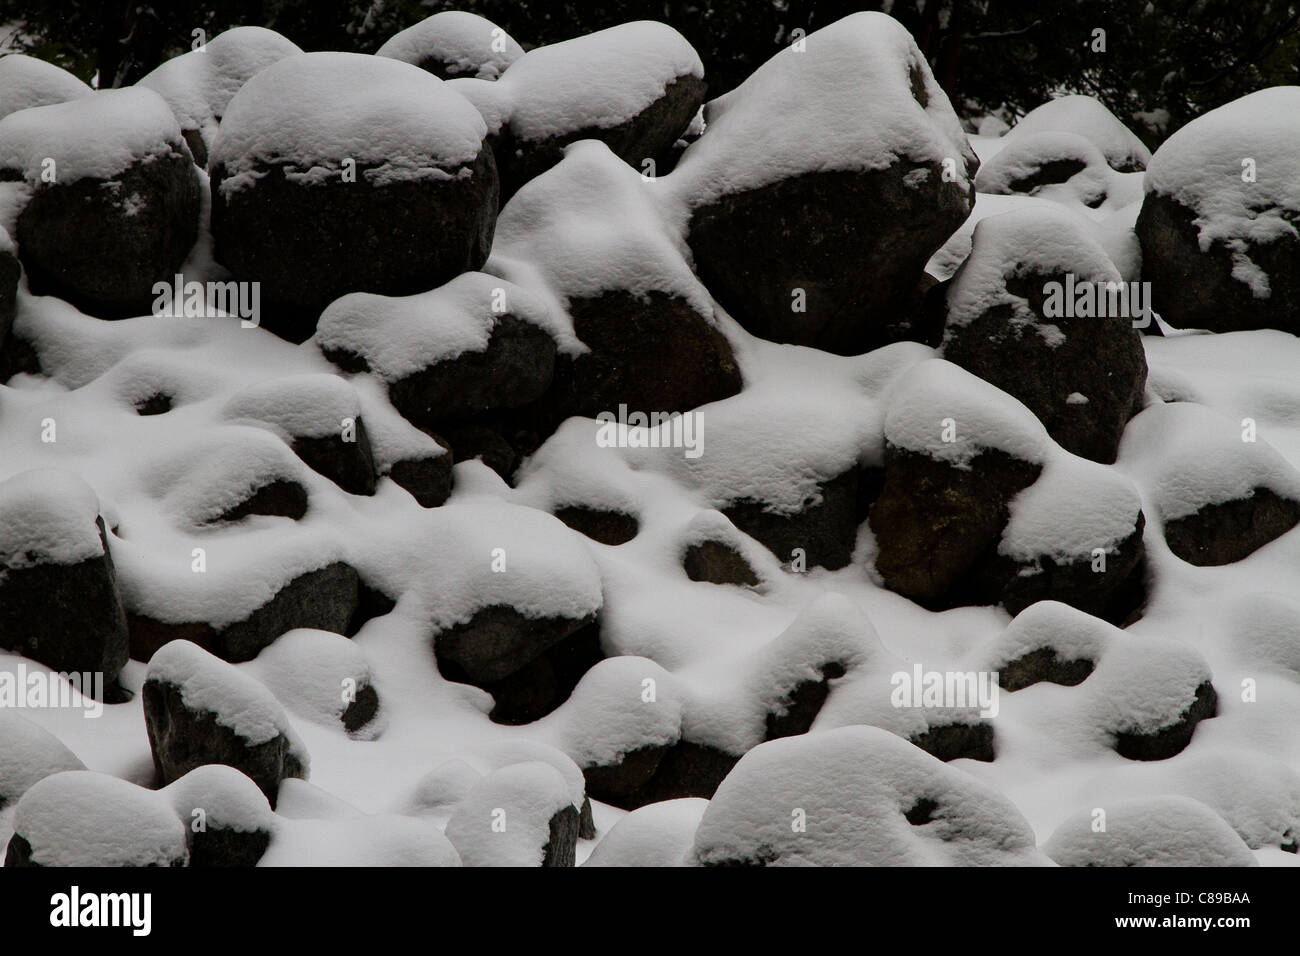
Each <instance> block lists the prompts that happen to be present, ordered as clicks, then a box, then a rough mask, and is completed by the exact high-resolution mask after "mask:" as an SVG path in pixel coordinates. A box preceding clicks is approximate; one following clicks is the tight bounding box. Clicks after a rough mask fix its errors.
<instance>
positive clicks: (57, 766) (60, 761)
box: [0, 708, 86, 810]
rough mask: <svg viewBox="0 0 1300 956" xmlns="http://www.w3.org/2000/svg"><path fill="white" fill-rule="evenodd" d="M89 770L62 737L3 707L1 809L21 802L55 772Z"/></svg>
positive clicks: (0, 722)
mask: <svg viewBox="0 0 1300 956" xmlns="http://www.w3.org/2000/svg"><path fill="white" fill-rule="evenodd" d="M85 769H86V767H85V764H83V763H82V762H81V761H80V760H79V759H78V758H77V755H76V754H74V753H73V752H72V751H71V750H69V749H68V748H67V747H65V746H64V745H63V742H62V741H61V740H59V738H58V737H55V736H54V735H53V734H52V733H50V732H49V731H48V730H46V729H45V728H43V727H41V726H40V725H38V724H35V723H32V721H30V720H28V719H27V718H26V717H23V716H21V715H20V714H17V713H15V712H14V711H13V710H11V709H9V708H0V810H4V809H5V808H6V807H10V806H12V805H13V804H15V803H17V802H18V798H19V797H21V796H22V795H23V794H24V793H26V792H27V791H28V790H29V789H31V787H32V786H33V785H34V784H36V783H37V782H38V781H40V780H44V779H45V778H46V777H48V776H50V775H51V774H55V773H61V772H63V771H64V770H85Z"/></svg>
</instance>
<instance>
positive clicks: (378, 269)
mask: <svg viewBox="0 0 1300 956" xmlns="http://www.w3.org/2000/svg"><path fill="white" fill-rule="evenodd" d="M366 168H367V167H363V166H361V165H360V164H358V166H357V170H356V173H357V175H356V182H344V181H343V180H342V178H341V176H339V177H334V178H332V179H330V180H328V181H326V182H323V183H318V184H304V183H296V182H292V181H290V180H288V179H286V178H285V166H284V165H283V164H277V165H274V166H263V167H260V168H258V169H257V170H256V171H257V172H259V173H265V175H263V176H261V178H259V179H257V181H256V182H255V183H254V184H253V185H252V186H250V187H247V188H244V189H240V190H238V191H236V192H234V193H233V194H232V195H229V196H227V195H225V194H224V192H223V191H222V189H221V184H222V182H223V181H224V180H225V178H226V170H225V167H224V165H222V164H218V165H217V166H216V167H215V168H213V170H212V171H211V172H212V238H213V242H214V255H215V258H216V259H217V261H218V262H220V263H221V264H222V265H224V266H226V268H228V269H229V270H230V271H231V272H232V273H234V276H235V278H236V279H238V280H245V281H260V282H261V283H262V301H261V306H262V315H263V318H262V325H263V327H265V328H267V329H269V330H270V331H272V332H274V333H276V334H277V335H280V336H281V337H283V338H286V339H289V340H290V341H294V342H301V341H304V340H305V339H307V338H308V337H310V336H311V334H312V332H314V331H315V328H316V320H317V318H318V317H319V316H320V313H321V311H322V310H323V309H324V308H325V306H327V305H329V303H331V302H333V301H334V300H335V299H337V298H338V297H339V296H341V295H344V294H345V293H348V292H374V293H378V294H381V295H392V296H398V295H412V294H414V293H417V292H425V291H427V290H429V289H432V288H435V287H437V286H439V285H442V284H443V283H445V282H447V281H448V280H450V279H452V278H454V277H456V276H458V275H460V274H461V273H462V272H468V271H470V270H474V269H478V268H479V267H480V266H481V265H483V263H484V262H485V261H486V260H487V256H488V252H489V250H490V248H491V246H492V233H493V231H494V229H495V227H496V214H497V175H496V163H495V161H494V160H493V158H492V151H491V149H489V148H488V147H487V146H486V145H485V146H484V147H483V149H482V151H481V152H480V153H479V156H478V159H477V160H476V161H475V162H474V164H473V166H472V167H470V168H471V175H470V176H468V177H466V178H453V179H450V180H420V181H406V182H397V183H390V184H387V185H383V186H374V185H371V184H370V183H369V181H368V180H367V179H366V176H365V172H366Z"/></svg>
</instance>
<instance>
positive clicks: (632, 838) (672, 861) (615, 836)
mask: <svg viewBox="0 0 1300 956" xmlns="http://www.w3.org/2000/svg"><path fill="white" fill-rule="evenodd" d="M708 805H709V801H707V800H701V799H699V798H697V797H684V798H682V799H680V800H664V801H661V802H659V803H651V804H647V805H646V806H644V807H641V808H639V809H637V810H633V811H632V812H631V813H629V814H628V815H627V816H625V817H623V819H621V820H619V821H618V823H616V824H614V827H613V829H611V830H610V831H609V833H607V834H605V836H604V838H603V839H601V841H600V843H598V844H596V849H595V850H593V851H592V854H591V856H589V857H587V862H586V863H584V864H583V866H690V865H691V856H692V853H691V850H692V845H693V843H694V840H695V829H696V827H698V826H699V825H700V818H701V817H702V816H704V811H705V809H706V808H707V807H708Z"/></svg>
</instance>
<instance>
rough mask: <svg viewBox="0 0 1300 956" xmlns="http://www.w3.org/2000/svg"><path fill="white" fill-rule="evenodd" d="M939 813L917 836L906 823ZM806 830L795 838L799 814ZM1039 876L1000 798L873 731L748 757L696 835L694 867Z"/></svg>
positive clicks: (783, 744)
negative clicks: (760, 864) (771, 861)
mask: <svg viewBox="0 0 1300 956" xmlns="http://www.w3.org/2000/svg"><path fill="white" fill-rule="evenodd" d="M922 799H928V800H931V801H933V802H934V803H936V804H937V808H936V810H935V811H934V813H935V815H934V820H933V822H932V823H929V824H926V825H925V826H916V825H913V824H911V823H909V822H908V821H907V819H906V818H905V817H904V814H905V813H906V812H908V811H909V810H911V809H912V808H913V806H915V805H916V804H917V803H918V802H919V801H920V800H922ZM799 811H802V812H803V814H804V816H805V818H806V830H803V831H801V830H798V829H797V828H796V826H795V823H797V822H798V820H799V817H798V813H799ZM765 848H766V849H767V850H768V851H770V852H772V853H774V854H776V855H777V857H778V861H777V862H778V863H779V864H780V865H786V866H790V865H795V866H797V865H820V866H909V865H910V866H937V865H944V864H947V865H961V866H981V865H982V866H990V865H999V866H1008V865H1044V863H1045V861H1044V860H1043V858H1042V857H1041V856H1039V855H1038V853H1037V852H1036V851H1035V850H1034V835H1033V831H1032V830H1030V828H1029V825H1028V824H1027V823H1026V822H1025V820H1024V818H1023V817H1021V816H1020V814H1019V813H1018V812H1017V811H1016V809H1015V807H1014V806H1012V805H1011V804H1010V803H1009V802H1008V801H1006V799H1005V798H1004V797H1002V796H1001V795H1000V794H998V793H997V792H996V791H994V790H992V789H990V788H987V787H985V786H984V785H983V784H980V783H979V782H978V781H977V780H975V779H974V778H972V777H969V776H967V775H966V774H964V773H962V771H960V770H956V769H954V768H952V767H950V766H948V765H946V764H944V763H942V762H940V761H938V760H936V759H935V758H933V757H931V756H929V755H928V754H926V753H924V752H922V751H920V750H918V749H917V748H915V747H913V746H912V745H911V744H909V743H907V742H906V741H904V740H901V739H900V738H898V737H896V736H894V735H893V734H891V733H889V732H888V731H885V730H880V729H879V728H875V727H841V728H837V729H835V730H828V731H826V732H824V733H819V734H813V735H809V736H801V737H788V738H784V739H781V740H774V741H771V742H770V743H765V744H762V745H760V746H758V747H755V748H754V749H753V750H751V751H750V752H749V753H747V754H746V755H745V756H744V757H742V758H741V760H740V762H739V763H738V764H737V765H736V767H735V769H734V770H733V771H732V772H731V774H730V775H729V776H728V777H727V779H726V780H724V781H723V783H722V786H721V787H720V788H719V789H718V792H717V794H716V795H715V796H714V798H713V800H711V801H710V803H709V806H708V809H707V810H705V811H704V817H703V819H701V821H700V826H699V830H698V831H697V832H696V835H695V853H696V856H697V858H698V859H699V861H700V862H701V863H704V864H706V865H707V864H710V863H722V862H726V861H729V860H737V859H757V858H760V855H761V854H762V853H763V852H764V849H765Z"/></svg>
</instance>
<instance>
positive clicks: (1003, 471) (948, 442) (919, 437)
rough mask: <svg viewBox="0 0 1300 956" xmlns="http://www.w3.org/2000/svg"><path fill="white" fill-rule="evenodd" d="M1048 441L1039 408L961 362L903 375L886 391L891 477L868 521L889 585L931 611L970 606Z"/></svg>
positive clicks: (936, 363)
mask: <svg viewBox="0 0 1300 956" xmlns="http://www.w3.org/2000/svg"><path fill="white" fill-rule="evenodd" d="M1050 445H1051V440H1050V439H1049V438H1048V437H1047V432H1046V431H1045V430H1044V429H1043V426H1042V424H1041V423H1040V422H1039V421H1038V419H1037V418H1035V417H1034V414H1033V412H1031V411H1030V410H1029V409H1028V408H1026V407H1025V406H1024V405H1022V404H1021V403H1020V402H1018V401H1016V400H1015V399H1014V398H1012V397H1011V396H1010V395H1007V394H1006V393H1004V392H1001V391H999V390H998V389H996V388H995V387H994V386H992V385H990V384H988V383H987V382H985V381H983V380H982V379H979V378H976V377H975V376H974V375H971V374H970V373H969V372H967V371H965V370H964V369H962V368H960V367H959V366H957V365H953V364H952V363H950V362H946V361H943V360H941V359H933V360H928V361H924V362H921V363H918V364H917V365H916V366H914V367H913V368H912V369H910V370H909V371H908V372H907V373H905V374H904V375H903V376H902V377H901V379H900V380H899V381H898V382H897V383H896V384H895V386H894V387H893V389H892V390H891V391H890V394H889V405H888V408H887V410H886V413H885V481H884V486H883V487H882V488H881V491H880V495H879V496H878V497H877V498H876V501H875V503H874V504H873V505H872V506H871V512H870V516H869V521H870V524H871V530H872V532H873V533H874V535H875V538H876V544H877V548H878V550H877V553H876V556H875V570H876V572H877V573H878V574H879V575H880V577H881V579H882V580H883V582H884V584H885V586H886V587H888V588H889V589H890V590H892V591H897V592H898V593H900V594H903V595H905V596H907V597H909V598H911V599H912V600H914V601H916V602H918V603H920V604H922V605H926V606H932V607H953V606H956V605H959V604H965V603H971V601H972V598H976V596H977V594H978V586H977V582H976V579H975V575H976V573H977V571H978V569H979V566H980V565H981V563H982V562H984V561H987V560H988V559H989V558H991V557H992V556H993V554H994V553H995V551H996V548H997V545H998V542H999V540H1000V538H1001V535H1002V531H1003V528H1005V527H1006V524H1007V521H1008V519H1009V517H1010V505H1011V501H1012V499H1013V498H1015V496H1016V495H1017V494H1019V493H1020V492H1021V491H1023V490H1024V489H1025V488H1027V487H1029V486H1030V485H1031V484H1033V483H1034V481H1035V480H1036V479H1037V478H1038V476H1039V474H1040V473H1041V471H1042V467H1043V463H1044V461H1045V459H1046V457H1047V455H1048V454H1049V446H1050Z"/></svg>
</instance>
